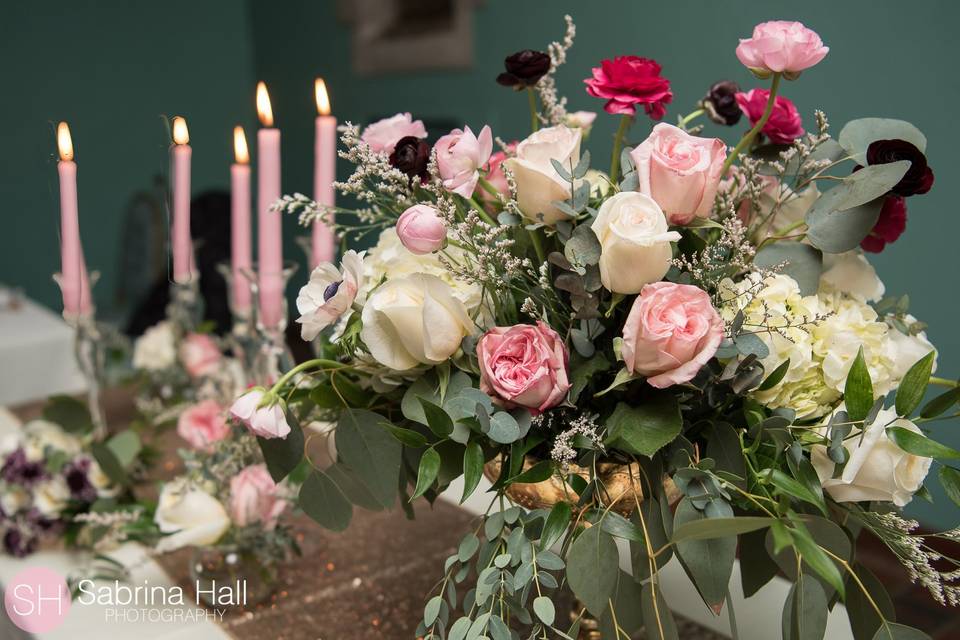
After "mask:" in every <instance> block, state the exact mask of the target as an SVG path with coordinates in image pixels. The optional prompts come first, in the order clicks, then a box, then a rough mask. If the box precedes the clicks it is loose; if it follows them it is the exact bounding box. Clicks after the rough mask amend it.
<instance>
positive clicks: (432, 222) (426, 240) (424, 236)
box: [397, 204, 447, 256]
mask: <svg viewBox="0 0 960 640" xmlns="http://www.w3.org/2000/svg"><path fill="white" fill-rule="evenodd" d="M397 236H399V237H400V242H401V243H402V244H403V246H404V247H406V248H407V250H408V251H410V252H411V253H415V254H417V255H421V256H422V255H425V254H427V253H433V252H434V251H439V250H440V249H442V248H443V245H444V243H445V242H446V240H447V225H445V224H444V223H443V220H441V219H440V216H439V215H437V210H436V209H434V208H433V207H431V206H429V205H425V204H415V205H413V206H412V207H410V208H409V209H407V210H406V211H404V212H403V213H402V214H400V218H399V219H398V220H397Z"/></svg>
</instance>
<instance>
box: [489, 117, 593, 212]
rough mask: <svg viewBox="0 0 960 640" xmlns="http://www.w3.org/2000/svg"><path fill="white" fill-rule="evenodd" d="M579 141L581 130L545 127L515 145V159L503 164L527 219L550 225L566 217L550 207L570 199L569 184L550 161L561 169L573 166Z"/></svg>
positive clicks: (576, 161)
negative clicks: (513, 184)
mask: <svg viewBox="0 0 960 640" xmlns="http://www.w3.org/2000/svg"><path fill="white" fill-rule="evenodd" d="M580 139H581V130H580V129H571V128H569V127H565V126H562V125H561V126H556V127H547V128H546V129H540V130H539V131H537V132H536V133H534V134H532V135H531V136H530V137H529V138H527V139H526V140H524V141H523V142H521V143H520V144H518V145H517V154H516V156H514V157H512V158H507V159H506V160H504V161H503V164H504V166H505V167H507V168H508V169H509V170H510V171H511V172H513V177H514V179H516V181H517V200H518V202H519V204H520V210H521V211H522V212H523V215H524V216H525V217H526V218H528V219H529V220H531V221H533V222H543V223H544V224H547V225H553V224H555V223H556V222H557V221H559V220H564V219H566V218H568V217H569V216H567V215H566V214H565V213H563V212H562V211H560V209H558V208H557V207H555V206H554V205H553V202H554V201H556V200H567V199H569V198H570V182H569V181H568V180H564V179H563V178H561V177H560V174H559V173H557V170H556V169H554V168H553V163H552V162H551V160H556V161H557V162H559V163H560V164H562V165H563V166H564V167H569V166H570V164H571V163H573V166H576V165H577V163H578V162H580ZM541 216H542V217H541Z"/></svg>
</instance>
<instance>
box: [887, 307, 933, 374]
mask: <svg viewBox="0 0 960 640" xmlns="http://www.w3.org/2000/svg"><path fill="white" fill-rule="evenodd" d="M904 320H905V321H906V324H907V326H910V325H911V324H913V323H914V322H916V321H917V319H916V318H914V317H913V316H912V315H910V314H907V315H906V316H905V318H904ZM887 339H888V340H889V341H890V344H891V346H892V350H891V351H892V353H891V356H892V359H893V364H892V366H891V371H890V375H891V377H892V378H893V379H894V380H897V381H900V380H903V376H905V375H907V371H909V370H910V367H912V366H913V365H915V364H916V363H917V361H918V360H920V358H922V357H924V356H925V355H927V354H928V353H930V352H931V351H936V348H935V347H934V346H933V345H932V344H931V343H930V341H929V340H927V334H926V332H925V331H920V332H918V333H916V334H914V335H909V336H908V335H906V334H904V333H901V332H900V330H899V329H897V328H896V327H891V328H890V331H889V332H887ZM936 370H937V357H936V356H934V357H933V371H936Z"/></svg>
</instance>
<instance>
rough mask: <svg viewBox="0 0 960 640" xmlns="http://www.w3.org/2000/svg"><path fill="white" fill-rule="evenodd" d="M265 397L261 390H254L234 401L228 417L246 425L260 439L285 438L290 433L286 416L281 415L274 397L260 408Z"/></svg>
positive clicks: (278, 402) (278, 404)
mask: <svg viewBox="0 0 960 640" xmlns="http://www.w3.org/2000/svg"><path fill="white" fill-rule="evenodd" d="M264 395H266V394H265V393H264V391H263V389H260V388H255V389H251V390H250V391H247V392H246V393H245V394H243V395H242V396H240V397H239V398H237V399H236V400H234V402H233V405H232V406H231V407H230V415H232V416H233V417H234V418H236V419H237V420H239V421H240V422H242V423H243V424H244V425H246V427H247V429H249V430H250V432H251V433H253V434H254V435H256V436H260V437H261V438H266V439H268V440H269V439H271V438H281V439H283V438H286V437H287V435H288V434H289V433H290V425H289V424H287V416H286V415H285V414H284V413H283V407H282V406H280V401H279V400H278V399H277V398H276V397H274V398H272V402H270V403H269V404H267V405H265V406H262V407H261V406H260V402H261V401H262V400H263V397H264Z"/></svg>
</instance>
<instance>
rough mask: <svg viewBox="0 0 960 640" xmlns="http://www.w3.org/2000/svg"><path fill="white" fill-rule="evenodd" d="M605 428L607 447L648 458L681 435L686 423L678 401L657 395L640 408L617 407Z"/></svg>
mask: <svg viewBox="0 0 960 640" xmlns="http://www.w3.org/2000/svg"><path fill="white" fill-rule="evenodd" d="M606 426H607V440H606V444H608V445H610V446H612V447H615V448H618V449H622V450H624V451H627V452H628V453H633V454H639V455H644V456H648V457H649V456H652V455H653V454H655V453H656V452H657V451H659V450H660V449H661V448H663V447H664V446H665V445H667V444H668V443H670V442H672V441H673V439H674V438H676V437H677V436H678V435H680V429H681V427H682V426H683V420H682V419H681V417H680V406H679V405H678V404H677V399H676V397H675V396H674V395H672V394H670V393H658V394H654V395H651V397H649V398H646V399H644V401H643V403H641V404H638V405H630V404H627V403H625V402H620V403H617V406H616V407H615V408H614V410H613V413H612V414H611V415H610V417H609V418H607V424H606Z"/></svg>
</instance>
